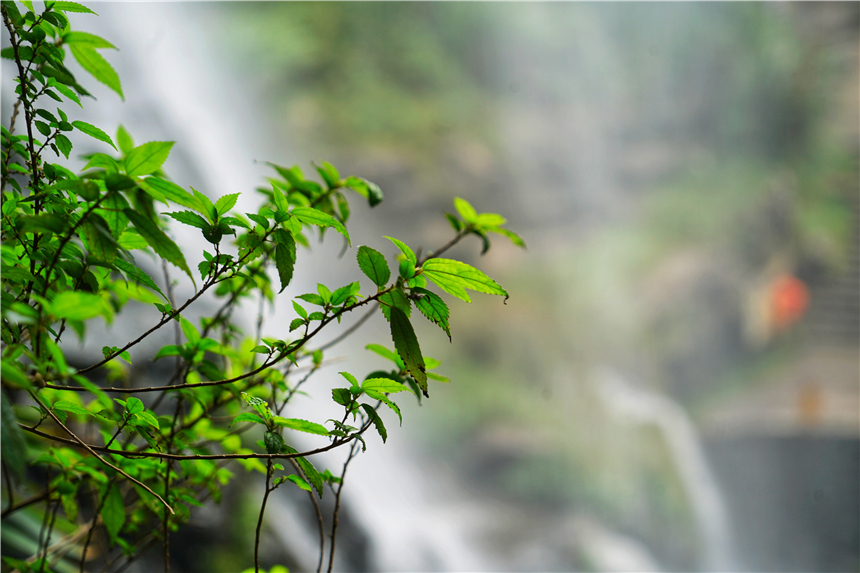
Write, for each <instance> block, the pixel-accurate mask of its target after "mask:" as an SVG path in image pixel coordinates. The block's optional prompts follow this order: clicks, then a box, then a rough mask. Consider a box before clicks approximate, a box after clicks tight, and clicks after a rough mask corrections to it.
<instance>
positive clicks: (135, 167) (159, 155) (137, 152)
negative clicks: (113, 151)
mask: <svg viewBox="0 0 860 573" xmlns="http://www.w3.org/2000/svg"><path fill="white" fill-rule="evenodd" d="M174 143H175V142H173V141H150V142H149V143H144V144H143V145H138V146H137V147H135V148H134V149H132V150H131V151H129V152H128V155H126V156H125V172H126V173H128V174H129V175H130V176H131V177H140V176H141V175H149V174H150V173H152V172H154V171H158V170H159V169H160V168H161V166H162V165H163V164H164V162H165V161H167V156H168V155H170V149H171V148H172V147H173V144H174Z"/></svg>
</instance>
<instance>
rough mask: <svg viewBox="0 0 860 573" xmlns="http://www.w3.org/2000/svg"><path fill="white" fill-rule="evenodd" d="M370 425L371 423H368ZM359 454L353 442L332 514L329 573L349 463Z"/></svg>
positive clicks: (355, 443) (332, 561)
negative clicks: (341, 495)
mask: <svg viewBox="0 0 860 573" xmlns="http://www.w3.org/2000/svg"><path fill="white" fill-rule="evenodd" d="M368 423H370V422H368ZM357 454H358V442H357V441H356V442H353V444H352V446H350V448H349V457H348V458H346V462H344V464H343V473H342V474H341V476H340V483H339V484H338V488H337V495H335V504H334V513H333V514H332V524H331V552H330V554H329V558H328V573H331V569H332V567H333V566H334V548H335V543H336V541H337V523H338V518H337V516H338V513H340V494H341V492H342V491H343V482H344V481H345V480H346V470H347V468H348V467H349V462H351V461H352V458H354V457H355V456H356V455H357Z"/></svg>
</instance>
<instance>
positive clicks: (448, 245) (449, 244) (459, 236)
mask: <svg viewBox="0 0 860 573" xmlns="http://www.w3.org/2000/svg"><path fill="white" fill-rule="evenodd" d="M468 234H469V233H468V232H465V231H460V232H459V233H457V235H456V236H455V237H454V238H453V239H451V240H450V241H448V242H447V243H446V244H445V245H443V246H441V247H439V248H438V249H436V250H435V251H433V252H432V253H430V254H429V255H427V256H426V257H424V258H423V259H419V260H418V264H417V265H415V266H416V267H420V266H421V265H423V264H424V263H426V262H427V261H429V260H430V259H435V258H437V257H438V256H439V255H441V254H442V253H444V252H445V251H447V250H448V249H450V248H451V247H453V246H454V245H456V244H457V243H459V242H460V239H462V238H463V237H465V236H466V235H468Z"/></svg>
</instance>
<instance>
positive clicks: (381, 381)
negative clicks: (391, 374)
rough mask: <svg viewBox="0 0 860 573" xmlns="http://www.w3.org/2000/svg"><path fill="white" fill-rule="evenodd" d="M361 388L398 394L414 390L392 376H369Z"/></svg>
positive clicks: (366, 390) (368, 390) (367, 390)
mask: <svg viewBox="0 0 860 573" xmlns="http://www.w3.org/2000/svg"><path fill="white" fill-rule="evenodd" d="M361 389H362V390H364V391H365V392H371V391H372V392H386V393H388V394H396V393H397V392H410V393H414V392H412V390H411V389H410V388H408V387H406V386H404V385H403V384H401V383H399V382H395V381H394V380H391V379H390V378H368V379H367V380H365V381H364V382H362V383H361Z"/></svg>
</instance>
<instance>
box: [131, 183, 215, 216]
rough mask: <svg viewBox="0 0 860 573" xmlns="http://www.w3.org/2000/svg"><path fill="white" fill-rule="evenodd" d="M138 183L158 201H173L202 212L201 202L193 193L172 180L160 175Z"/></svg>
mask: <svg viewBox="0 0 860 573" xmlns="http://www.w3.org/2000/svg"><path fill="white" fill-rule="evenodd" d="M138 185H140V187H141V188H142V189H143V190H144V191H146V192H147V193H149V194H150V195H151V196H152V198H153V199H155V200H156V201H163V202H165V203H166V202H167V201H173V202H174V203H178V204H179V205H182V206H183V207H188V208H189V209H194V210H195V211H198V212H202V211H200V202H199V201H197V199H195V198H194V196H193V195H191V193H189V192H188V191H186V190H185V189H183V188H182V187H180V186H179V185H177V184H176V183H173V182H172V181H167V180H166V179H162V178H160V177H147V178H146V179H140V180H139V181H138Z"/></svg>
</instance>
